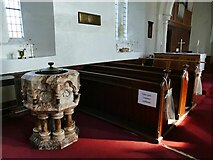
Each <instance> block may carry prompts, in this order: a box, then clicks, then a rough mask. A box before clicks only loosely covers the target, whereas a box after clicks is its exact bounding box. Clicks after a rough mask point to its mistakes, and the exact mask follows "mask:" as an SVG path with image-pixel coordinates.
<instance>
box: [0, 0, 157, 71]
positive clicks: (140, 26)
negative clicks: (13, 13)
mask: <svg viewBox="0 0 213 160" xmlns="http://www.w3.org/2000/svg"><path fill="white" fill-rule="evenodd" d="M155 9H156V4H154V3H142V2H140V3H134V2H131V3H129V15H128V20H129V22H128V34H129V35H128V38H129V39H130V40H131V41H133V42H134V46H133V48H134V49H135V51H136V52H130V53H117V52H116V43H115V6H114V3H113V2H98V3H93V2H88V3H86V2H84V3H77V2H72V3H69V2H63V3H62V2H54V20H55V44H56V46H55V47H56V56H52V57H44V58H33V59H25V60H24V59H23V60H3V61H2V64H3V68H2V73H10V72H15V71H26V70H32V69H39V68H43V67H46V66H47V62H48V61H54V62H55V65H56V66H70V65H79V64H88V63H95V62H105V61H113V60H124V59H132V58H139V57H142V56H143V55H144V54H145V53H146V52H152V50H153V51H155V42H154V41H155V39H154V38H153V39H149V40H148V38H147V21H148V20H151V21H154V26H155V18H154V17H155V16H156V10H155ZM78 11H81V12H88V13H92V14H98V15H101V26H94V25H84V24H78V19H77V15H78ZM152 14H153V15H152ZM147 16H148V18H147ZM154 30H155V29H154ZM154 34H155V33H154V31H153V37H155V35H154ZM146 40H148V42H146ZM147 48H148V49H147ZM17 66H18V67H17Z"/></svg>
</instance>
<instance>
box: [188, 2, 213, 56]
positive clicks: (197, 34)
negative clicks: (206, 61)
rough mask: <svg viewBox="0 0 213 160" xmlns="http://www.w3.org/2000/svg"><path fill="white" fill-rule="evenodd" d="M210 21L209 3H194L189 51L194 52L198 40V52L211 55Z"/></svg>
mask: <svg viewBox="0 0 213 160" xmlns="http://www.w3.org/2000/svg"><path fill="white" fill-rule="evenodd" d="M211 21H212V17H211V2H194V3H193V11H192V24H191V25H192V28H191V36H190V45H189V50H192V51H194V52H196V51H197V42H198V40H199V41H200V45H199V52H201V53H206V54H207V55H211V45H210V35H211V29H212V27H211Z"/></svg>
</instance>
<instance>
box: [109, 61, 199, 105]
mask: <svg viewBox="0 0 213 160" xmlns="http://www.w3.org/2000/svg"><path fill="white" fill-rule="evenodd" d="M141 63H142V62H141V60H139V59H134V60H132V62H131V61H130V60H128V61H115V62H108V63H105V65H110V66H117V67H124V68H132V69H140V70H146V71H152V72H161V71H162V70H163V69H164V68H163V67H155V66H145V65H144V66H142V65H141ZM189 67H190V66H189ZM189 67H188V68H187V71H188V78H189V81H188V92H187V99H186V106H187V108H191V107H192V106H193V105H195V102H194V100H193V97H194V88H195V81H196V78H197V77H198V74H196V71H195V70H196V69H198V68H197V66H196V69H195V68H194V70H192V69H191V70H192V71H189ZM183 69H184V68H182V70H179V69H175V68H173V69H171V73H170V77H171V79H172V81H173V78H172V77H173V75H179V76H182V75H183V73H185V71H184V72H183ZM185 74H186V73H185Z"/></svg>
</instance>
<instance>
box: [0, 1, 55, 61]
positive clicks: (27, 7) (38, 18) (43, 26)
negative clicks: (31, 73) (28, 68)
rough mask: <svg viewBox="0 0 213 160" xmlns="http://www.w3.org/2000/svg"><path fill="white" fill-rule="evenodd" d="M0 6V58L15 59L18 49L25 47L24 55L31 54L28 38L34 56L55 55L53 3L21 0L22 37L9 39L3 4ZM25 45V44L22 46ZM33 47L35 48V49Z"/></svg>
mask: <svg viewBox="0 0 213 160" xmlns="http://www.w3.org/2000/svg"><path fill="white" fill-rule="evenodd" d="M0 5H1V6H0V8H1V11H2V12H1V17H2V18H1V21H0V24H1V25H0V26H1V28H0V29H1V31H2V34H1V35H2V40H1V41H0V42H2V43H1V45H0V47H2V54H1V55H0V58H1V59H17V58H18V56H19V55H18V50H22V49H24V48H26V49H27V50H26V51H25V57H29V56H30V55H31V53H30V51H29V47H28V46H27V45H26V44H29V41H28V40H29V39H31V43H33V44H35V45H34V55H35V56H36V57H44V56H50V55H51V56H52V55H55V34H54V16H53V4H52V3H44V2H22V3H21V9H22V19H23V28H24V39H22V38H21V39H16V38H13V39H9V36H8V30H7V20H6V13H5V6H4V5H3V3H1V4H0ZM24 45H25V46H24ZM35 48H37V49H36V50H35Z"/></svg>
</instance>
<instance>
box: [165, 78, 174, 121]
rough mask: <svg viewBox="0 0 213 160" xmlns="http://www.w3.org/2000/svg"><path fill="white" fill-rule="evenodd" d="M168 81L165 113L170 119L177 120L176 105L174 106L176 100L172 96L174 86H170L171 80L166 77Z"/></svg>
mask: <svg viewBox="0 0 213 160" xmlns="http://www.w3.org/2000/svg"><path fill="white" fill-rule="evenodd" d="M164 80H165V82H166V88H167V94H166V96H165V113H166V118H167V120H168V121H169V120H170V121H172V120H175V106H174V100H173V96H172V88H170V81H169V83H168V82H167V80H166V79H165V78H164Z"/></svg>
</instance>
